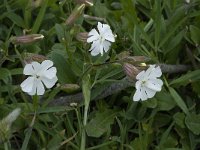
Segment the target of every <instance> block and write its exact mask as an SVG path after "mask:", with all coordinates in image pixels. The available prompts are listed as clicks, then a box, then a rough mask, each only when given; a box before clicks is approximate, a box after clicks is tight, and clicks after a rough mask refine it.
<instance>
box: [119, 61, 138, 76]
mask: <svg viewBox="0 0 200 150" xmlns="http://www.w3.org/2000/svg"><path fill="white" fill-rule="evenodd" d="M123 70H124V73H125V74H126V75H127V77H129V78H131V79H133V80H134V79H135V78H136V76H137V75H138V73H139V72H140V70H139V69H137V68H136V67H135V66H133V65H132V64H129V63H124V65H123Z"/></svg>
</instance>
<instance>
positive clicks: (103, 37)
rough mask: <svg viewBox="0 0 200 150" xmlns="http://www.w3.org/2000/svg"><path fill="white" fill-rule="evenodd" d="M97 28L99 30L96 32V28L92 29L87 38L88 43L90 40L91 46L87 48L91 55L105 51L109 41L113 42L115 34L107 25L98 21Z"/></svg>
mask: <svg viewBox="0 0 200 150" xmlns="http://www.w3.org/2000/svg"><path fill="white" fill-rule="evenodd" d="M97 28H98V31H99V32H97V30H96V29H92V30H91V31H90V32H89V34H88V36H89V37H88V39H87V42H88V43H91V42H92V46H91V48H90V50H89V51H91V55H92V56H96V55H98V54H99V53H101V55H103V53H104V51H105V52H107V51H108V50H109V48H110V46H111V42H115V36H114V35H113V33H112V30H111V29H110V26H109V25H107V24H102V23H100V22H98V25H97Z"/></svg>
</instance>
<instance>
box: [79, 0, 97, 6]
mask: <svg viewBox="0 0 200 150" xmlns="http://www.w3.org/2000/svg"><path fill="white" fill-rule="evenodd" d="M76 2H77V3H78V4H85V5H86V6H93V5H94V4H93V2H92V0H76Z"/></svg>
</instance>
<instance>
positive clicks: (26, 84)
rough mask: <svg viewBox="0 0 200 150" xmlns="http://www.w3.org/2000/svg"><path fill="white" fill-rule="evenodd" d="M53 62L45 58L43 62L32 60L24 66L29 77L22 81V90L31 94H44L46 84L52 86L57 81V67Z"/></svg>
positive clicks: (48, 86)
mask: <svg viewBox="0 0 200 150" xmlns="http://www.w3.org/2000/svg"><path fill="white" fill-rule="evenodd" d="M52 66H53V62H52V61H50V60H45V61H43V62H42V63H41V64H40V63H38V62H32V63H31V64H26V66H25V67H24V72H23V73H24V74H25V75H29V77H28V78H27V79H26V80H25V81H23V82H22V83H21V85H20V86H21V88H22V91H24V92H26V93H28V94H29V95H43V94H44V92H45V88H44V85H45V86H46V87H47V88H52V87H53V86H54V85H55V83H56V82H57V80H58V78H57V76H56V72H57V70H56V68H55V67H52Z"/></svg>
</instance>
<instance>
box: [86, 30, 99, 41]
mask: <svg viewBox="0 0 200 150" xmlns="http://www.w3.org/2000/svg"><path fill="white" fill-rule="evenodd" d="M88 36H89V38H88V39H87V42H88V43H90V42H93V41H96V40H98V39H99V34H98V32H97V30H96V29H92V30H91V31H90V32H89V34H88Z"/></svg>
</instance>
